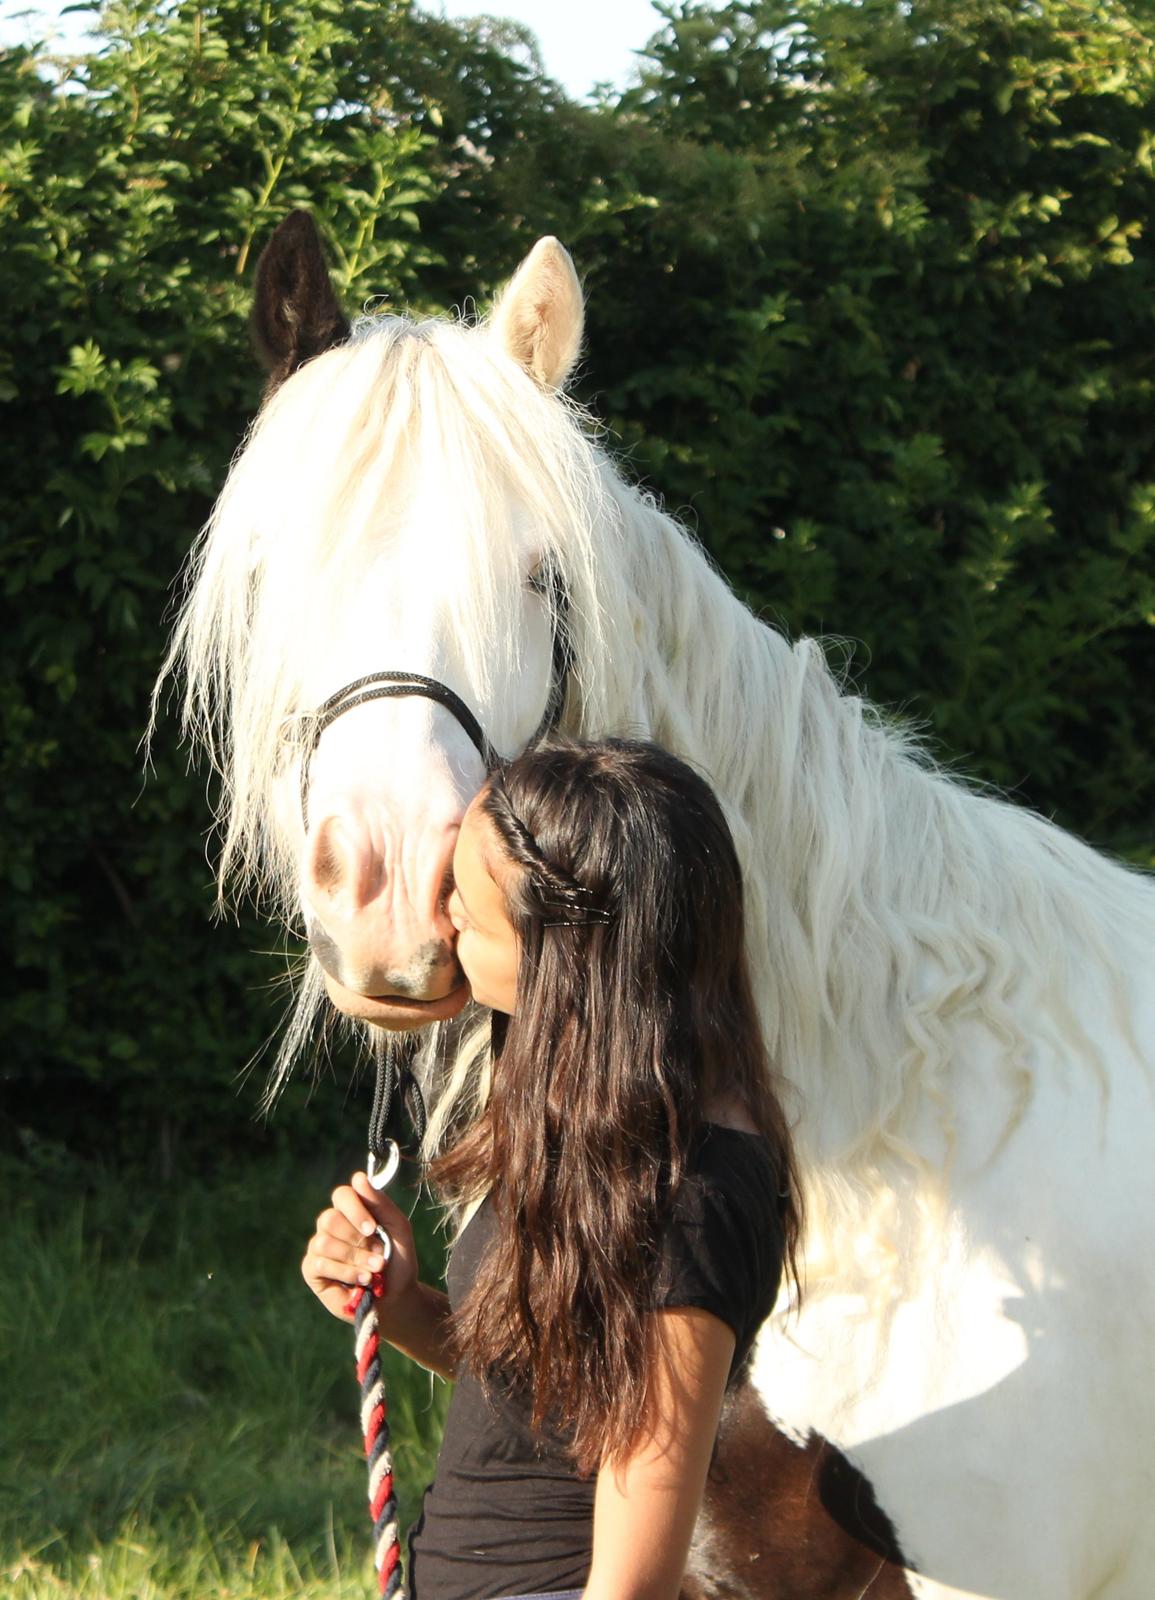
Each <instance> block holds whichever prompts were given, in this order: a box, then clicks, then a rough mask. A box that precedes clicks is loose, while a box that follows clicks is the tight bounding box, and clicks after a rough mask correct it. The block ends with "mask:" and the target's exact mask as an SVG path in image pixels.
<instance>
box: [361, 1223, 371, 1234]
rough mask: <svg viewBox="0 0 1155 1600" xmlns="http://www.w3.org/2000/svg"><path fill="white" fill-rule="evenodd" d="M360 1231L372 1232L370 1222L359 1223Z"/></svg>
mask: <svg viewBox="0 0 1155 1600" xmlns="http://www.w3.org/2000/svg"><path fill="white" fill-rule="evenodd" d="M361 1232H362V1233H372V1232H373V1224H372V1223H371V1222H363V1223H362V1224H361Z"/></svg>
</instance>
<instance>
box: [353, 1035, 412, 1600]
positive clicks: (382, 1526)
mask: <svg viewBox="0 0 1155 1600" xmlns="http://www.w3.org/2000/svg"><path fill="white" fill-rule="evenodd" d="M413 1050H414V1045H413V1042H412V1041H411V1040H408V1039H407V1040H405V1041H404V1042H402V1043H400V1044H399V1043H396V1042H394V1040H392V1039H390V1038H388V1037H385V1038H383V1039H382V1040H381V1042H380V1044H379V1046H378V1050H377V1081H376V1085H375V1087H374V1091H373V1110H372V1112H371V1113H370V1116H369V1159H368V1162H367V1164H366V1170H367V1172H368V1174H369V1182H370V1183H371V1184H372V1185H373V1187H374V1188H375V1189H377V1190H381V1191H383V1190H385V1189H386V1188H388V1186H389V1184H390V1183H392V1181H393V1179H394V1178H395V1177H396V1175H397V1171H398V1168H399V1167H400V1165H401V1147H400V1145H399V1144H398V1142H397V1140H396V1139H394V1138H393V1137H391V1134H390V1127H391V1119H392V1118H393V1117H394V1116H395V1114H396V1110H397V1105H398V1102H400V1103H401V1105H403V1106H404V1109H405V1111H406V1112H407V1113H408V1116H409V1123H410V1127H411V1129H412V1132H413V1136H414V1140H415V1143H416V1145H417V1146H418V1148H419V1147H420V1144H421V1140H422V1139H423V1138H424V1137H425V1102H424V1100H423V1099H422V1095H421V1090H420V1087H419V1086H418V1083H417V1079H416V1078H415V1077H414V1076H413V1072H412V1069H411V1067H410V1062H411V1061H412V1059H413ZM377 1235H378V1238H379V1239H380V1240H381V1250H382V1254H383V1256H384V1263H383V1265H382V1267H381V1270H380V1271H379V1272H375V1273H374V1274H373V1277H372V1278H371V1280H370V1282H369V1283H368V1285H367V1286H366V1287H365V1288H363V1289H359V1290H358V1291H357V1292H356V1294H354V1295H353V1296H352V1297H351V1298H350V1300H349V1303H348V1304H347V1306H346V1308H345V1309H346V1311H352V1312H353V1317H354V1321H353V1327H354V1335H355V1341H354V1350H355V1352H356V1359H357V1382H358V1383H359V1384H360V1386H361V1434H362V1437H363V1439H364V1441H365V1461H366V1464H367V1466H368V1469H369V1516H370V1518H371V1519H372V1522H373V1566H374V1568H375V1570H376V1573H377V1591H378V1593H379V1594H381V1595H383V1596H384V1597H385V1600H403V1596H404V1593H405V1590H404V1586H403V1584H402V1581H401V1532H400V1528H399V1526H398V1522H397V1495H396V1492H395V1490H394V1485H393V1454H392V1450H391V1448H390V1434H389V1407H388V1404H387V1401H386V1398H385V1381H384V1377H383V1374H382V1368H381V1334H380V1330H379V1328H378V1326H377V1302H378V1300H380V1299H381V1297H382V1295H383V1294H384V1293H385V1274H386V1270H387V1269H388V1266H389V1257H390V1255H391V1254H392V1251H393V1241H392V1240H391V1239H390V1237H389V1235H388V1234H387V1233H386V1232H385V1229H384V1228H378V1229H377Z"/></svg>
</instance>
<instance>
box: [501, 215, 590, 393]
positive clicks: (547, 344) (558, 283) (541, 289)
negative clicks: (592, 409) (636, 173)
mask: <svg viewBox="0 0 1155 1600" xmlns="http://www.w3.org/2000/svg"><path fill="white" fill-rule="evenodd" d="M489 326H490V332H491V335H492V337H494V338H496V339H497V340H498V342H499V343H500V344H501V345H502V346H503V348H504V349H505V351H506V353H507V354H508V355H511V356H512V357H513V359H514V360H515V361H518V362H520V363H521V365H522V366H523V367H524V368H525V369H526V371H527V372H528V373H529V374H530V375H531V377H534V378H536V379H537V381H538V383H540V384H542V385H543V386H544V387H545V388H547V389H560V388H562V386H563V385H564V383H565V381H566V379H567V378H568V377H569V374H570V372H571V370H572V369H573V365H574V362H575V361H576V360H577V358H578V352H579V350H580V349H581V342H582V328H583V326H584V315H583V312H582V291H581V284H580V283H579V282H578V276H577V273H576V272H575V271H574V264H573V262H572V261H571V260H570V255H569V251H568V250H566V249H565V248H564V246H562V245H560V244H559V243H558V241H557V240H556V239H551V238H545V239H539V240H538V241H537V243H536V244H535V245H534V247H533V249H532V250H531V251H530V252H529V254H528V255H527V256H526V258H525V260H524V261H523V262H522V264H521V266H520V267H518V269H517V271H516V272H515V273H514V275H513V277H512V278H511V279H510V281H509V283H508V284H507V285H506V287H505V288H504V289H503V290H502V292H501V294H500V295H499V297H498V300H497V304H496V306H495V307H494V310H493V316H492V318H491V320H490V325H489Z"/></svg>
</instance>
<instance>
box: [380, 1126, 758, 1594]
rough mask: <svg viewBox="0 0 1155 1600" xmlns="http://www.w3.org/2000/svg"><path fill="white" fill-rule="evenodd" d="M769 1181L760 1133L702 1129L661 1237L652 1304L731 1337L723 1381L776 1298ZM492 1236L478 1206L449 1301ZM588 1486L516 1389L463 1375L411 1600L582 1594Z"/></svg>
mask: <svg viewBox="0 0 1155 1600" xmlns="http://www.w3.org/2000/svg"><path fill="white" fill-rule="evenodd" d="M779 1188H780V1179H779V1176H778V1173H777V1170H776V1166H775V1162H774V1159H773V1157H772V1155H771V1153H770V1150H769V1147H768V1146H767V1144H766V1142H765V1141H764V1140H763V1139H762V1138H760V1137H759V1136H758V1135H755V1134H750V1133H743V1132H741V1131H739V1130H738V1129H734V1128H724V1127H722V1126H720V1125H719V1124H716V1123H707V1124H706V1125H705V1126H704V1127H703V1128H702V1130H701V1133H700V1134H699V1136H698V1138H697V1140H696V1141H695V1144H694V1147H693V1148H692V1150H691V1151H690V1156H689V1160H688V1162H687V1167H686V1174H685V1179H684V1181H683V1183H682V1184H681V1186H680V1187H679V1190H678V1193H677V1195H676V1196H675V1200H674V1204H673V1207H672V1211H671V1215H670V1218H669V1220H668V1222H667V1224H666V1225H665V1228H664V1230H663V1233H662V1236H661V1238H660V1241H659V1249H658V1259H657V1270H656V1274H655V1283H654V1293H653V1305H654V1308H655V1309H656V1310H657V1309H661V1308H672V1307H676V1306H697V1307H700V1308H701V1309H703V1310H706V1311H709V1312H710V1313H712V1315H714V1316H716V1317H718V1318H719V1319H720V1320H721V1321H723V1322H725V1323H726V1324H727V1326H728V1327H729V1328H731V1329H732V1330H733V1333H734V1339H735V1349H734V1359H733V1363H732V1365H731V1370H730V1382H731V1383H733V1382H734V1380H735V1378H736V1377H737V1376H738V1374H739V1373H740V1371H741V1369H742V1368H743V1366H744V1365H745V1363H746V1362H747V1360H748V1358H749V1355H750V1351H751V1348H752V1347H753V1344H754V1339H755V1337H756V1335H757V1333H758V1329H759V1327H760V1326H761V1324H762V1323H763V1322H764V1321H765V1320H766V1318H767V1317H768V1316H769V1314H770V1311H771V1309H772V1308H773V1305H774V1302H775V1299H776V1298H777V1294H778V1287H779V1283H780V1281H781V1277H782V1265H783V1228H782V1200H781V1197H780V1194H779ZM492 1234H493V1216H492V1212H491V1209H490V1207H489V1205H488V1203H487V1202H486V1203H483V1204H482V1205H481V1207H480V1208H479V1209H478V1211H477V1212H476V1213H475V1214H474V1216H473V1217H472V1219H471V1220H470V1222H469V1224H468V1226H467V1227H466V1228H465V1229H464V1231H463V1232H462V1233H461V1235H460V1236H459V1238H458V1241H457V1244H456V1247H455V1249H454V1251H453V1255H452V1258H451V1260H450V1264H449V1271H448V1274H447V1287H448V1290H449V1297H450V1301H451V1302H452V1303H453V1304H454V1305H459V1304H460V1303H461V1301H462V1299H463V1298H464V1296H465V1295H466V1294H467V1293H468V1290H469V1287H470V1285H471V1284H472V1282H473V1279H474V1277H475V1276H476V1273H477V1271H478V1268H479V1266H480V1263H481V1260H482V1257H483V1255H484V1252H485V1249H486V1247H487V1245H488V1243H489V1240H490V1239H491V1237H492ZM595 1488H596V1479H595V1478H594V1477H588V1478H580V1477H578V1475H577V1473H576V1471H575V1469H574V1466H573V1463H572V1461H571V1460H570V1459H569V1457H568V1455H567V1453H566V1451H565V1447H564V1442H563V1440H562V1438H561V1437H560V1436H559V1435H551V1434H549V1433H548V1432H542V1433H535V1432H534V1431H533V1430H531V1428H530V1426H529V1401H528V1397H527V1396H526V1394H525V1391H524V1389H523V1390H522V1391H521V1393H520V1395H519V1392H518V1389H517V1387H516V1385H510V1386H506V1385H504V1384H503V1385H501V1386H497V1385H493V1384H491V1385H490V1387H489V1389H488V1390H486V1389H483V1388H482V1386H481V1385H480V1384H479V1383H478V1382H477V1380H476V1379H474V1378H473V1377H472V1376H470V1375H469V1374H465V1375H464V1376H462V1377H461V1378H460V1379H459V1380H458V1382H457V1384H456V1386H455V1388H454V1392H453V1396H452V1399H451V1401H450V1405H449V1412H448V1415H447V1417H446V1423H445V1433H444V1437H443V1439H442V1445H441V1453H440V1455H439V1456H438V1460H437V1478H436V1482H435V1483H434V1484H432V1485H431V1486H430V1487H429V1488H428V1489H427V1490H426V1492H425V1500H424V1506H423V1509H422V1513H421V1517H420V1518H419V1520H418V1521H417V1523H416V1524H415V1525H414V1527H413V1529H412V1531H411V1533H410V1537H409V1593H410V1596H411V1600H495V1597H497V1596H502V1595H517V1594H543V1593H548V1592H550V1591H552V1590H558V1589H576V1588H581V1587H582V1585H583V1584H584V1583H585V1580H586V1576H587V1574H588V1571H589V1566H590V1558H591V1553H592V1546H593V1506H594V1490H595Z"/></svg>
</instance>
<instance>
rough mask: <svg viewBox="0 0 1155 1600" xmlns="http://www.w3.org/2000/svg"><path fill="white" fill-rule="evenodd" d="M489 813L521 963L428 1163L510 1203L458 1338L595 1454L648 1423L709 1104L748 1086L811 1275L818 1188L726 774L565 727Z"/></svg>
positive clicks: (587, 1453) (591, 1464) (467, 1352)
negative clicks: (796, 1114)
mask: <svg viewBox="0 0 1155 1600" xmlns="http://www.w3.org/2000/svg"><path fill="white" fill-rule="evenodd" d="M480 806H481V809H482V811H483V813H484V815H485V816H486V817H487V818H488V819H489V821H490V822H491V823H492V825H493V828H494V831H495V833H496V835H497V839H498V841H499V842H500V844H501V846H502V849H503V851H504V854H505V856H506V857H507V858H508V861H509V862H510V864H511V870H510V871H509V872H508V873H507V874H506V878H505V892H506V897H507V901H508V905H509V911H510V916H511V920H512V922H513V925H514V928H515V930H516V932H517V935H518V939H519V941H520V963H519V968H518V985H517V1010H516V1012H515V1014H514V1015H513V1016H511V1017H505V1016H503V1015H500V1014H495V1015H494V1019H493V1052H494V1065H493V1082H492V1089H491V1093H490V1098H489V1101H488V1103H487V1106H486V1109H485V1111H484V1112H483V1113H482V1115H481V1117H480V1119H479V1120H478V1121H477V1122H476V1123H475V1124H474V1125H473V1126H472V1127H471V1128H470V1129H469V1130H468V1132H467V1133H466V1134H465V1135H464V1137H463V1138H461V1139H460V1140H459V1141H458V1143H457V1144H455V1145H454V1146H453V1148H452V1149H451V1150H449V1151H448V1152H447V1153H446V1154H445V1155H443V1156H442V1157H441V1158H440V1159H439V1160H438V1161H437V1162H436V1163H435V1164H434V1166H433V1168H432V1171H431V1177H432V1180H433V1182H434V1184H435V1186H436V1187H437V1188H438V1189H439V1190H440V1191H441V1192H442V1194H444V1195H446V1196H447V1197H449V1198H452V1199H457V1200H462V1199H475V1198H477V1197H478V1196H480V1195H483V1194H488V1195H489V1196H490V1198H491V1201H492V1204H493V1207H494V1212H495V1218H496V1234H495V1238H494V1240H493V1243H492V1245H491V1247H490V1249H489V1250H488V1251H487V1252H486V1255H485V1257H484V1259H483V1262H482V1264H481V1267H480V1269H479V1272H478V1275H477V1278H476V1280H475V1282H474V1283H473V1286H472V1288H471V1290H470V1292H469V1294H468V1296H467V1297H466V1299H465V1300H464V1303H463V1304H462V1305H460V1306H459V1307H458V1308H457V1310H456V1313H455V1317H454V1333H455V1337H456V1341H457V1345H458V1349H459V1353H460V1356H461V1360H462V1362H463V1363H464V1365H465V1366H467V1367H468V1369H469V1370H471V1371H472V1372H474V1373H475V1374H476V1375H477V1376H478V1377H480V1378H481V1379H482V1380H485V1379H486V1378H487V1377H488V1376H489V1375H491V1374H492V1373H493V1371H494V1370H495V1369H504V1370H506V1371H516V1372H519V1373H522V1374H524V1375H525V1377H526V1378H527V1379H528V1381H529V1382H530V1384H531V1385H532V1393H533V1420H534V1423H535V1425H536V1426H539V1427H540V1426H542V1425H545V1424H548V1425H550V1426H555V1427H556V1426H559V1425H560V1426H563V1427H564V1430H565V1435H566V1437H567V1438H568V1439H572V1443H571V1445H570V1448H571V1450H572V1454H573V1456H574V1459H575V1461H576V1462H577V1464H578V1467H579V1469H580V1470H582V1471H592V1470H594V1469H596V1467H597V1466H598V1465H599V1463H600V1462H601V1461H602V1460H603V1459H605V1458H606V1457H608V1456H613V1455H617V1454H621V1453H623V1452H626V1451H628V1450H629V1449H630V1447H631V1446H632V1445H634V1444H635V1443H636V1442H637V1440H638V1438H639V1436H640V1435H641V1434H642V1433H643V1431H644V1429H645V1427H646V1425H647V1423H648V1422H649V1420H650V1415H649V1398H648V1390H647V1372H648V1371H650V1370H652V1368H651V1357H652V1354H653V1349H654V1340H655V1339H656V1338H657V1323H658V1319H656V1318H655V1317H653V1316H652V1315H648V1314H647V1305H648V1292H649V1289H650V1286H651V1283H652V1278H653V1272H654V1264H655V1256H654V1248H655V1241H656V1239H657V1237H658V1234H659V1231H660V1227H661V1224H662V1221H663V1218H664V1216H665V1214H666V1211H667V1208H668V1207H669V1205H670V1203H671V1199H672V1196H673V1193H674V1191H675V1190H676V1188H677V1186H678V1184H679V1181H680V1179H681V1176H682V1173H683V1170H684V1167H685V1163H686V1159H687V1154H688V1151H689V1149H690V1144H691V1141H692V1140H693V1139H694V1136H695V1134H696V1133H697V1132H698V1130H699V1128H700V1127H701V1124H702V1122H703V1120H704V1119H703V1105H704V1104H709V1102H710V1101H711V1100H715V1101H736V1102H738V1103H739V1104H741V1105H742V1106H743V1107H744V1108H745V1110H746V1113H747V1115H748V1116H749V1118H750V1119H751V1121H752V1123H753V1125H754V1126H755V1127H756V1128H757V1129H758V1131H759V1132H760V1133H761V1134H763V1135H764V1137H765V1138H766V1140H767V1141H768V1143H769V1146H770V1149H771V1152H772V1153H773V1155H774V1158H775V1160H776V1162H777V1170H778V1174H779V1188H780V1190H781V1192H782V1196H783V1198H782V1207H783V1213H782V1215H783V1224H784V1230H785V1238H786V1266H787V1271H788V1273H789V1275H790V1277H791V1279H792V1280H793V1283H794V1287H795V1289H797V1286H798V1275H797V1266H796V1250H797V1245H798V1237H799V1232H800V1228H801V1199H800V1191H799V1186H798V1181H797V1174H796V1171H795V1165H794V1156H793V1151H792V1148H791V1140H790V1132H789V1127H788V1124H787V1121H786V1117H785V1115H784V1113H783V1110H782V1107H781V1105H780V1103H779V1100H778V1097H777V1094H776V1092H775V1088H774V1078H773V1075H772V1072H771V1069H770V1063H769V1062H768V1060H767V1056H766V1049H765V1046H764V1044H763V1041H762V1035H761V1031H760V1028H759V1025H758V1017H757V1012H756V1009H755V1006H754V1001H753V996H752V994H751V990H750V979H749V973H748V969H747V961H746V953H745V946H744V938H743V900H742V875H741V870H740V868H739V865H738V859H737V855H736V853H735V850H734V844H733V840H732V838H731V836H730V830H729V828H728V827H727V825H726V821H725V818H724V817H723V815H722V811H721V808H720V806H719V804H718V801H717V799H716V797H715V795H714V793H713V791H712V790H711V788H710V787H709V785H708V784H707V783H706V782H704V780H703V779H702V778H700V777H699V776H698V774H697V773H695V772H694V771H693V770H692V769H691V768H690V767H688V766H686V765H685V763H684V762H682V761H679V760H678V759H677V758H676V757H675V756H672V755H670V754H668V753H667V752H666V751H664V750H661V749H659V748H658V747H657V746H656V745H651V744H645V743H641V742H637V741H633V740H624V739H606V740H599V741H597V742H577V741H573V740H563V739H559V738H553V739H551V740H549V741H548V742H547V743H545V744H543V745H539V746H537V747H536V748H534V749H532V750H530V751H527V752H526V753H525V754H524V755H522V756H519V757H518V758H517V759H516V760H515V761H513V762H512V763H511V764H510V765H509V766H508V767H507V768H506V769H505V770H504V771H503V772H500V773H498V774H497V775H496V776H495V777H494V778H493V779H492V780H491V782H490V783H489V785H488V787H487V789H486V790H484V791H483V794H482V798H481V801H480Z"/></svg>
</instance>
